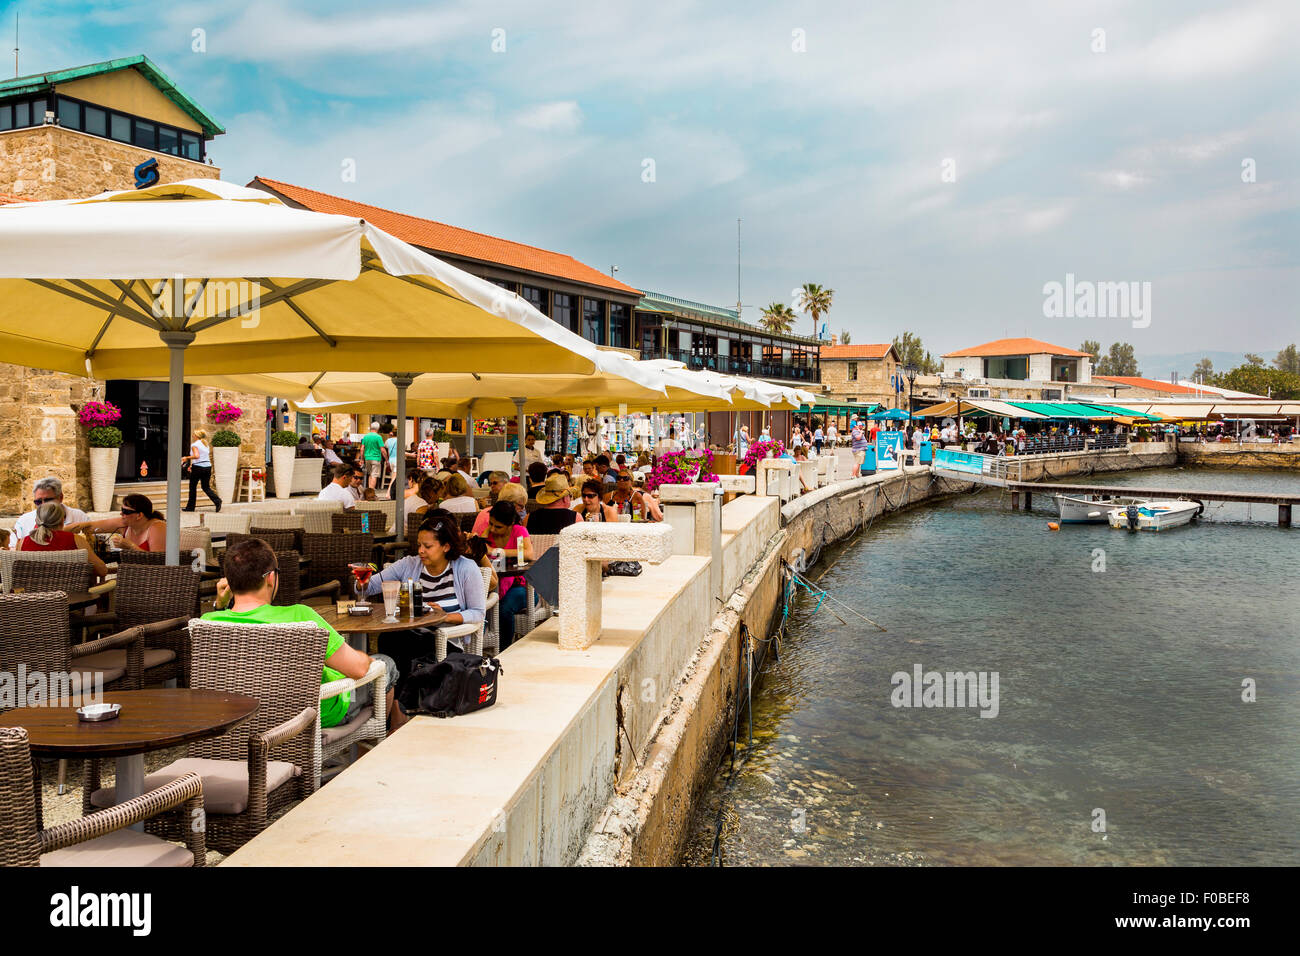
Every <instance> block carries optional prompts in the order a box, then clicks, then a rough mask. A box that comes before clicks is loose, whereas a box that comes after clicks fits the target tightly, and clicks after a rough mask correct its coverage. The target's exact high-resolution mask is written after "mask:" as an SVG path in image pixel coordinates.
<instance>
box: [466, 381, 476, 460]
mask: <svg viewBox="0 0 1300 956" xmlns="http://www.w3.org/2000/svg"><path fill="white" fill-rule="evenodd" d="M475 401H477V399H473V398H471V399H470V400H469V404H468V405H466V406H465V456H466V457H467V458H473V457H474V402H475ZM474 477H475V478H477V477H478V476H477V475H475V476H474Z"/></svg>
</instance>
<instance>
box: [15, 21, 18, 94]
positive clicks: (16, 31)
mask: <svg viewBox="0 0 1300 956" xmlns="http://www.w3.org/2000/svg"><path fill="white" fill-rule="evenodd" d="M17 78H18V9H17V8H16V7H15V8H14V79H17Z"/></svg>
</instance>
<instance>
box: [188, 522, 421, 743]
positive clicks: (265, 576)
mask: <svg viewBox="0 0 1300 956" xmlns="http://www.w3.org/2000/svg"><path fill="white" fill-rule="evenodd" d="M224 568H225V572H226V576H225V577H224V578H222V579H221V580H220V581H218V582H217V610H215V611H209V612H208V613H207V614H205V615H203V619H204V620H205V621H232V622H235V623H243V624H290V623H297V622H307V623H310V624H315V625H316V626H317V627H319V628H320V629H321V630H323V631H325V632H326V633H327V634H328V635H329V643H328V645H327V646H326V648H325V667H324V670H323V672H322V673H321V683H322V684H328V683H329V682H330V681H336V680H340V679H341V678H344V677H351V678H352V679H353V680H359V679H360V678H362V677H365V676H366V672H367V671H368V670H370V663H371V658H370V656H369V655H367V654H363V653H362V652H361V651H359V650H357V649H356V648H354V647H352V646H351V645H349V644H348V643H347V642H346V641H344V640H343V637H342V636H341V635H340V634H339V632H338V631H336V630H334V628H332V627H330V626H329V624H327V623H326V622H325V619H324V618H322V617H321V616H320V615H319V614H317V613H316V612H315V611H313V610H312V609H311V608H309V607H308V606H307V605H305V604H291V605H289V606H287V607H279V606H276V605H274V604H272V603H271V602H272V601H273V600H275V592H276V590H277V589H278V588H279V586H280V571H279V568H278V567H277V565H276V560H275V552H274V551H272V550H271V548H270V547H269V546H268V545H267V543H266V542H265V541H262V540H261V539H260V538H250V539H247V540H244V541H241V542H239V543H238V544H235V545H232V546H231V547H230V548H229V549H227V552H226V558H225V563H224ZM374 659H375V660H380V661H383V662H384V665H385V667H386V669H387V671H388V673H387V675H386V677H387V681H386V685H385V686H386V688H387V689H386V691H385V693H386V695H387V696H386V699H387V705H388V708H387V709H388V720H389V726H390V728H391V729H392V730H396V729H397V728H398V727H400V726H401V725H402V724H404V723H406V717H405V715H404V714H403V713H402V709H401V708H400V707H397V706H394V704H393V685H394V683H395V682H396V680H397V665H396V663H394V661H393V659H392V658H391V657H387V656H385V655H383V654H379V655H376V657H375V658H374ZM376 683H378V681H377V680H375V681H371V682H370V683H369V684H363V685H362V686H360V687H358V688H357V691H356V693H355V694H351V695H350V694H349V693H348V692H347V691H344V692H343V693H342V694H337V695H335V696H334V697H330V698H328V699H326V700H323V701H321V703H320V725H321V726H322V727H336V726H338V725H340V724H346V723H348V722H349V721H351V720H353V719H354V718H355V717H357V716H358V715H359V714H360V713H361V712H362V711H363V710H364V709H366V708H369V707H372V706H373V704H374V686H375V684H376Z"/></svg>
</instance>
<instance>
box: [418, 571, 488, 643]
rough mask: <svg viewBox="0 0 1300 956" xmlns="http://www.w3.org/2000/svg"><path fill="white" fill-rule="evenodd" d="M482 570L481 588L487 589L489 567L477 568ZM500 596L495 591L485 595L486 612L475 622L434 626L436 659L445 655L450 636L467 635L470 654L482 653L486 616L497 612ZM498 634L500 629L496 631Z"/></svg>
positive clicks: (486, 622)
mask: <svg viewBox="0 0 1300 956" xmlns="http://www.w3.org/2000/svg"><path fill="white" fill-rule="evenodd" d="M479 570H480V571H482V572H483V590H485V591H487V589H488V582H489V581H490V580H491V579H492V569H491V568H483V567H480V568H479ZM499 601H500V596H499V595H497V594H496V592H490V593H489V594H488V596H487V604H486V613H485V614H484V616H483V620H482V621H480V622H479V623H477V624H451V625H448V626H446V627H435V628H434V629H433V633H434V655H435V656H436V658H437V659H438V660H442V659H443V658H444V657H446V656H447V639H448V638H451V637H468V638H469V639H470V641H469V645H470V650H469V653H471V654H482V653H483V642H484V639H485V638H484V633H485V632H486V630H487V624H488V618H489V617H490V616H494V615H496V614H498V613H499V611H498V609H497V604H498V602H499ZM497 633H498V634H499V633H500V631H498V632H497ZM497 646H498V647H499V646H500V637H498V638H497Z"/></svg>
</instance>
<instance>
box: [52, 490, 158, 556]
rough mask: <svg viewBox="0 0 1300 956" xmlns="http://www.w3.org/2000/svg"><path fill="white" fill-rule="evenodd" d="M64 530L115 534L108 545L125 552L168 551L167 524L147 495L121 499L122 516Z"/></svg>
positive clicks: (79, 524)
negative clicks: (110, 532) (154, 508)
mask: <svg viewBox="0 0 1300 956" xmlns="http://www.w3.org/2000/svg"><path fill="white" fill-rule="evenodd" d="M64 530H65V531H72V532H74V533H76V532H94V531H112V532H115V533H114V535H113V537H112V538H111V539H110V541H109V543H110V544H111V545H112V546H113V547H115V548H121V549H122V550H124V551H166V550H167V521H166V520H165V519H164V518H163V516H162V515H160V514H159V513H158V512H156V511H154V510H153V502H152V501H150V500H149V499H148V497H146V496H145V495H127V496H126V497H125V498H123V499H122V510H121V516H120V517H117V518H103V519H101V520H99V521H82V522H80V523H78V524H71V525H68V526H67V527H66V528H64Z"/></svg>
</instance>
